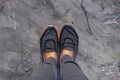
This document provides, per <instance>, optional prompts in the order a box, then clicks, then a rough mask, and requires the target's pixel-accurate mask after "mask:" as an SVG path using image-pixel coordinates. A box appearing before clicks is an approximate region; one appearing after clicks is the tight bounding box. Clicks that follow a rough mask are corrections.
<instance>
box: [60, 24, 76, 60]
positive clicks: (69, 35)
mask: <svg viewBox="0 0 120 80" xmlns="http://www.w3.org/2000/svg"><path fill="white" fill-rule="evenodd" d="M77 49H78V35H77V33H76V31H75V30H74V28H73V27H72V26H71V25H64V26H63V28H62V30H61V34H60V53H61V56H60V58H62V57H63V56H64V55H68V56H70V57H72V58H73V60H74V59H75V57H76V55H77Z"/></svg>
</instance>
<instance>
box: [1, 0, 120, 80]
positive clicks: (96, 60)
mask: <svg viewBox="0 0 120 80" xmlns="http://www.w3.org/2000/svg"><path fill="white" fill-rule="evenodd" d="M65 23H68V24H72V25H73V26H74V28H75V30H76V31H77V33H78V35H79V53H78V56H77V59H76V62H77V63H78V64H79V65H80V67H81V68H82V70H83V72H84V73H85V75H86V76H87V77H88V78H89V80H120V72H119V67H118V63H119V62H120V0H0V80H25V79H26V78H28V77H29V76H30V75H31V74H32V72H33V71H34V69H35V68H36V67H37V66H38V65H39V64H40V63H41V61H40V50H39V49H40V48H39V38H40V34H41V31H42V30H43V28H44V27H45V26H46V25H48V24H54V25H56V26H57V28H58V29H59V30H60V28H61V27H62V25H63V24H65Z"/></svg>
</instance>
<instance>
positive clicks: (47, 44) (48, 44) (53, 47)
mask: <svg viewBox="0 0 120 80" xmlns="http://www.w3.org/2000/svg"><path fill="white" fill-rule="evenodd" d="M51 44H53V45H51ZM56 50H57V49H56V44H55V41H54V40H52V39H49V40H46V42H45V46H44V52H49V51H56Z"/></svg>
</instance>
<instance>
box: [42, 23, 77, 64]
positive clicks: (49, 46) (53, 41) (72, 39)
mask: <svg viewBox="0 0 120 80" xmlns="http://www.w3.org/2000/svg"><path fill="white" fill-rule="evenodd" d="M40 49H41V56H42V62H44V61H45V53H46V52H51V51H54V52H56V54H57V56H58V55H59V53H61V52H62V50H64V49H67V50H72V51H73V60H74V59H75V57H76V55H77V49H78V35H77V33H76V31H75V29H74V28H73V27H72V26H71V25H64V26H63V28H62V30H61V33H60V41H59V40H58V34H57V30H56V28H55V27H54V26H48V27H47V28H46V29H45V30H44V33H43V34H42V36H41V38H40ZM60 56H61V54H60Z"/></svg>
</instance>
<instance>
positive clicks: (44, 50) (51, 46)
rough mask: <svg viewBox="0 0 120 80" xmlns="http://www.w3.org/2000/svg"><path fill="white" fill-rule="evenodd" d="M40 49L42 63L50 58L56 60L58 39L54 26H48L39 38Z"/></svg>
mask: <svg viewBox="0 0 120 80" xmlns="http://www.w3.org/2000/svg"><path fill="white" fill-rule="evenodd" d="M40 48H41V56H42V61H43V62H44V61H46V60H47V59H48V58H51V57H52V58H54V59H55V60H57V53H58V50H57V49H58V37H57V30H56V29H55V28H54V26H48V27H47V28H46V29H45V31H44V33H43V34H42V36H41V38H40Z"/></svg>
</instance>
